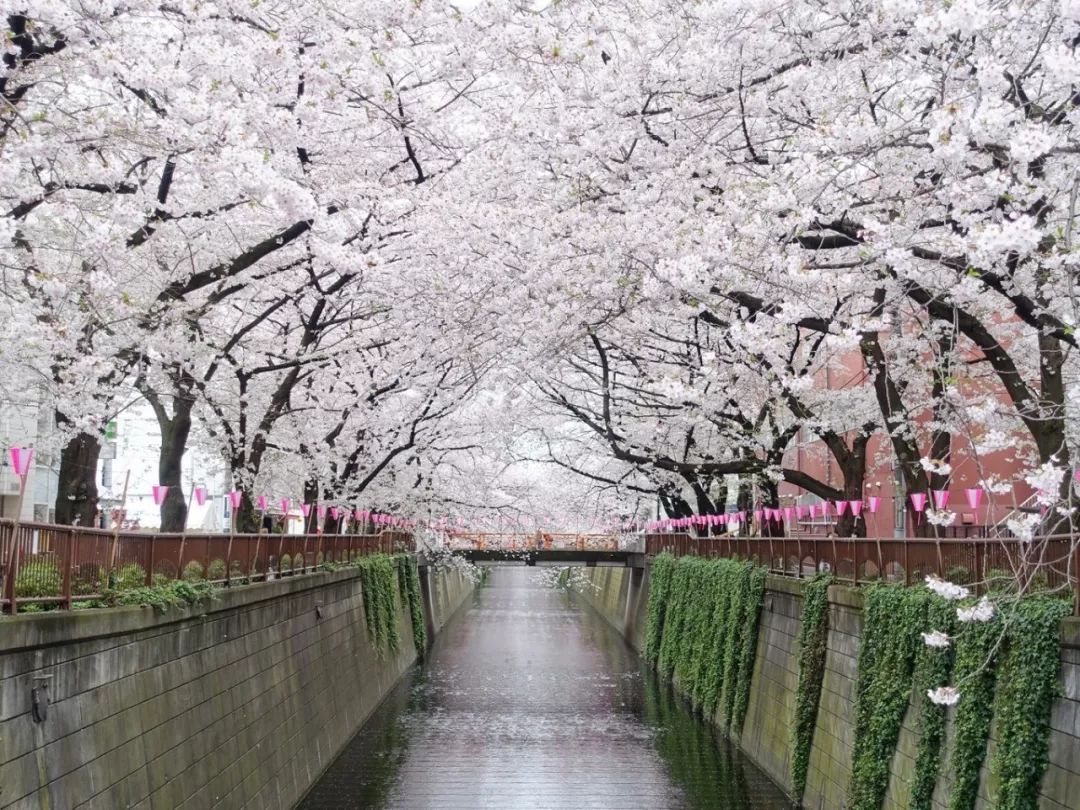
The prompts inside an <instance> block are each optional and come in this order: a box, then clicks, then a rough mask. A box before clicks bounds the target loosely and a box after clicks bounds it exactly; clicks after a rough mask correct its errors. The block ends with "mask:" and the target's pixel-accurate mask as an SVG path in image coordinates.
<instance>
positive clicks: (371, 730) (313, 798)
mask: <svg viewBox="0 0 1080 810" xmlns="http://www.w3.org/2000/svg"><path fill="white" fill-rule="evenodd" d="M356 688H357V689H363V688H364V684H362V683H357V684H356ZM300 807H301V808H303V810H331V809H336V808H355V809H357V810H360V809H361V808H362V809H363V810H384V809H385V810H389V809H390V808H394V810H427V809H428V808H432V809H434V808H438V809H439V810H479V808H499V810H517V809H518V808H522V809H523V810H524V809H526V808H527V809H529V810H532V809H534V808H535V810H548V809H549V808H550V810H586V809H587V808H588V809H590V810H638V809H639V808H640V810H721V809H722V810H742V809H743V808H746V809H747V810H774V809H776V810H778V809H779V808H788V807H790V803H789V802H788V801H787V800H786V799H785V797H784V795H783V793H782V792H781V791H780V790H779V789H778V788H776V787H775V786H774V785H773V784H772V783H771V782H770V781H769V780H768V778H767V777H766V776H765V775H764V774H763V773H761V771H759V770H757V769H756V768H755V767H754V766H753V765H752V764H751V763H750V762H749V761H747V760H746V759H745V757H742V756H740V754H739V752H738V751H737V750H736V749H735V748H734V747H733V746H732V745H730V744H728V743H727V742H726V741H725V740H724V739H723V738H720V737H718V735H717V734H716V732H715V731H714V730H713V729H712V728H711V727H709V726H707V725H706V724H704V723H702V722H700V721H698V720H697V719H695V718H694V717H693V716H692V715H691V713H690V712H689V710H688V708H687V707H686V705H685V704H684V703H683V702H682V701H681V700H680V699H679V698H678V697H676V696H675V695H674V694H673V693H672V692H671V690H670V688H668V687H666V686H665V685H663V684H661V683H659V682H658V681H657V679H656V677H655V676H654V675H653V674H652V673H651V672H650V671H649V670H647V669H646V668H645V667H643V666H642V664H641V662H640V660H639V659H638V657H637V656H636V654H635V653H634V651H633V650H632V649H631V648H630V646H629V645H627V644H626V643H625V642H624V641H623V639H622V638H621V637H620V636H619V635H618V634H617V633H616V632H615V631H614V630H613V629H612V628H611V627H610V626H609V625H608V624H607V623H606V622H604V621H603V619H601V618H600V617H599V616H597V615H596V614H595V613H594V612H593V611H592V610H590V609H589V608H588V607H587V606H585V605H584V604H580V603H579V600H575V599H574V598H573V597H572V596H571V595H569V594H567V593H566V592H564V591H558V590H554V589H552V588H551V587H550V586H546V585H543V584H541V583H539V582H538V581H537V574H536V571H535V569H529V568H524V567H520V568H512V567H503V568H495V569H493V572H492V576H491V577H490V578H489V580H488V582H487V584H486V585H485V586H484V587H483V588H480V589H478V590H477V592H476V594H475V596H474V598H473V602H472V604H471V605H470V606H469V607H468V608H466V609H464V610H463V611H461V612H460V613H459V614H458V615H457V616H455V617H454V619H452V620H451V622H450V623H449V624H448V625H447V626H446V628H445V629H444V631H443V633H442V634H441V635H440V637H439V638H438V640H437V641H436V643H435V646H434V647H433V649H432V651H431V654H430V656H429V658H428V661H427V663H426V664H425V665H423V666H422V667H417V668H416V669H415V670H414V671H413V672H412V673H411V674H410V675H408V676H406V677H405V678H404V679H403V680H402V682H401V683H400V684H399V685H398V687H397V688H396V689H395V690H394V691H393V692H392V693H391V694H390V696H389V697H388V698H387V700H386V701H385V702H384V703H383V704H382V705H381V706H380V708H379V709H378V710H377V711H376V712H375V714H374V715H373V716H372V717H371V719H370V720H369V721H368V723H367V724H366V725H365V726H364V727H363V728H362V729H361V730H360V732H359V733H357V735H356V736H355V737H354V738H353V739H352V741H351V742H350V743H349V744H348V745H347V746H346V747H345V749H344V750H343V752H342V753H341V755H340V756H339V757H338V758H337V760H335V761H334V763H333V764H332V765H331V766H330V768H329V769H328V770H327V771H326V773H325V774H324V775H323V777H322V778H321V779H320V780H319V782H318V783H316V784H315V786H314V787H313V788H312V789H311V791H310V792H309V793H308V795H307V796H306V797H305V799H304V800H303V802H301V804H300Z"/></svg>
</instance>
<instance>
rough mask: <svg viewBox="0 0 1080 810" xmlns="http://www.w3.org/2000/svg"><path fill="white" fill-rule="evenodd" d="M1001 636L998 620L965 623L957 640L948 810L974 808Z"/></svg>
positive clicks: (988, 724) (992, 712)
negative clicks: (956, 690) (957, 697)
mask: <svg viewBox="0 0 1080 810" xmlns="http://www.w3.org/2000/svg"><path fill="white" fill-rule="evenodd" d="M1000 638H1001V624H1000V621H999V620H998V619H996V618H995V619H994V620H993V621H989V622H975V623H973V624H969V625H966V626H965V627H964V629H963V632H961V633H959V634H958V637H957V639H956V661H955V663H954V665H953V683H954V684H956V686H957V687H958V688H959V689H960V694H961V697H960V702H959V703H958V704H957V706H956V716H955V718H954V720H953V750H952V757H951V759H950V760H949V770H950V772H951V773H952V775H953V784H952V790H951V791H950V792H949V810H973V808H974V807H975V799H976V798H977V796H978V793H979V771H980V770H981V769H982V764H983V760H984V759H986V741H987V739H989V737H990V721H991V720H993V717H994V680H995V671H996V668H997V646H998V641H999V639H1000Z"/></svg>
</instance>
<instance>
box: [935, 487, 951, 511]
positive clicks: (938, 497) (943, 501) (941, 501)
mask: <svg viewBox="0 0 1080 810" xmlns="http://www.w3.org/2000/svg"><path fill="white" fill-rule="evenodd" d="M948 505H949V490H947V489H935V490H934V509H936V510H938V511H939V512H940V511H941V510H942V509H944V508H945V507H946V506H948Z"/></svg>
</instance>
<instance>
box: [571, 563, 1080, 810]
mask: <svg viewBox="0 0 1080 810" xmlns="http://www.w3.org/2000/svg"><path fill="white" fill-rule="evenodd" d="M588 575H589V577H590V579H591V581H592V582H593V584H594V585H595V586H596V587H595V590H593V591H591V592H586V593H585V594H584V597H585V599H586V601H588V602H589V603H590V604H591V605H592V606H593V607H594V608H595V609H596V610H597V611H598V612H599V613H600V614H601V615H603V616H604V618H605V619H607V621H609V622H610V623H611V624H612V625H614V626H615V627H616V628H617V629H618V630H619V632H620V633H622V634H623V636H624V637H625V638H626V639H627V641H628V642H629V643H630V644H631V645H632V646H633V647H634V648H635V649H636V650H637V651H638V652H639V653H640V652H642V651H643V647H644V639H645V633H646V630H647V617H648V586H649V574H648V569H645V570H644V571H643V570H641V569H638V570H637V571H635V570H633V569H628V568H594V569H589V570H588ZM802 591H803V584H802V583H801V582H798V581H795V580H790V579H784V578H782V577H773V576H770V577H768V579H767V581H766V587H765V595H764V599H763V605H762V610H761V614H760V624H759V630H758V638H757V649H756V654H755V658H754V671H753V680H752V685H751V690H750V702H749V706H748V708H747V712H746V719H745V722H744V724H743V726H742V730H741V732H740V733H739V734H738V735H737V742H738V743H739V746H740V748H741V749H742V750H743V751H745V752H746V754H747V755H749V756H750V758H751V759H752V760H753V761H754V762H755V763H756V764H757V765H758V766H759V767H761V768H762V769H763V770H764V771H765V772H766V773H768V774H769V776H770V777H771V778H772V779H773V780H774V781H775V782H776V783H777V784H779V785H781V786H782V787H784V788H785V790H787V791H788V792H789V793H790V792H791V791H792V780H791V756H792V742H791V730H792V728H793V726H794V722H795V701H796V686H797V683H798V676H799V663H798V660H799V651H798V641H797V639H798V634H799V624H800V617H801V615H802ZM862 624H863V614H862V594H861V593H860V592H859V591H857V590H856V589H853V588H848V587H842V586H835V585H834V586H832V587H830V588H829V607H828V628H829V629H828V638H827V646H826V654H825V672H824V677H823V680H822V692H821V700H820V703H819V706H818V713H817V722H816V727H815V729H814V735H813V743H812V747H811V752H810V763H809V771H808V776H807V783H806V790H805V792H804V794H803V806H804V807H806V808H813V809H814V810H842V808H844V807H845V806H846V801H847V790H848V784H849V781H850V778H851V766H852V747H853V744H854V717H855V698H854V687H855V679H856V676H857V670H858V656H859V646H860V640H861V633H862ZM1061 659H1062V662H1061V675H1060V677H1061V696H1060V697H1059V698H1058V700H1057V701H1056V702H1055V704H1054V707H1053V711H1052V715H1051V729H1052V731H1051V736H1050V751H1049V759H1050V764H1049V767H1048V769H1047V772H1046V775H1045V777H1044V778H1043V781H1042V786H1041V794H1040V797H1039V808H1041V810H1080V620H1077V619H1067V620H1066V621H1065V622H1063V627H1062V647H1061ZM917 722H918V717H917V710H916V709H915V707H914V704H912V705H911V706H909V709H908V712H907V715H906V717H905V718H904V723H903V726H902V728H901V732H900V739H899V743H898V745H897V749H896V753H895V755H894V757H893V761H892V765H891V769H890V778H889V790H888V794H887V796H886V799H885V803H884V805H883V806H884V808H886V810H907V808H908V807H909V806H910V804H909V801H908V796H909V792H910V783H911V778H912V774H913V772H914V765H915V760H914V757H915V748H916V744H917V741H918V735H917ZM996 734H997V729H996V727H992V729H991V737H990V743H989V748H988V755H987V759H986V762H987V763H988V762H989V761H990V758H991V756H992V754H993V749H994V746H995V745H996V739H995V735H996ZM951 739H952V727H951V723H950V725H949V727H948V728H947V732H946V749H945V754H944V761H945V762H946V763H947V762H948V752H949V746H950V745H951ZM950 787H951V775H950V774H949V773H948V768H947V767H943V768H942V773H941V777H940V778H939V780H938V784H937V788H936V790H935V793H934V805H935V808H941V810H946V808H947V802H948V795H949V788H950ZM995 793H996V788H995V785H994V779H993V777H992V776H991V775H990V774H989V769H988V767H987V765H986V764H985V763H984V765H983V770H982V776H981V779H980V785H979V798H978V801H977V808H979V810H982V809H983V808H993V807H995V803H994V801H993V799H992V795H994V794H995Z"/></svg>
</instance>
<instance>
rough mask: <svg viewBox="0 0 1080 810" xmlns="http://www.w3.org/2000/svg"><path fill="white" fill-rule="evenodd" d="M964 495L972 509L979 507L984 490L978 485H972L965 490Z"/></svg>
mask: <svg viewBox="0 0 1080 810" xmlns="http://www.w3.org/2000/svg"><path fill="white" fill-rule="evenodd" d="M964 497H965V498H967V505H968V506H969V507H971V508H972V509H978V508H979V506H980V505H981V504H982V499H983V491H982V490H981V489H980V488H978V487H971V488H970V489H965V490H964Z"/></svg>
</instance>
